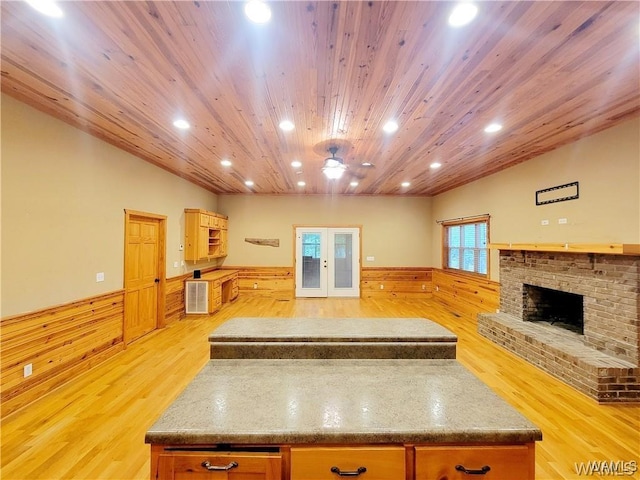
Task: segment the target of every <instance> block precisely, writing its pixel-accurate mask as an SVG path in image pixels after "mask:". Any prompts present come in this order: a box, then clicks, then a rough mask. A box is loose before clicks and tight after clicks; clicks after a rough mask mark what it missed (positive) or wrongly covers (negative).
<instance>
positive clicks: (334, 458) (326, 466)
mask: <svg viewBox="0 0 640 480" xmlns="http://www.w3.org/2000/svg"><path fill="white" fill-rule="evenodd" d="M340 477H350V478H357V477H361V478H363V479H365V480H405V479H406V473H405V449H404V447H363V448H353V447H336V448H324V447H309V448H297V447H292V448H291V479H290V480H336V479H338V478H340Z"/></svg>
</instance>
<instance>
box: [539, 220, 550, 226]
mask: <svg viewBox="0 0 640 480" xmlns="http://www.w3.org/2000/svg"><path fill="white" fill-rule="evenodd" d="M540 225H549V220H542V221H541V222H540Z"/></svg>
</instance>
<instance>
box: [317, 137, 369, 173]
mask: <svg viewBox="0 0 640 480" xmlns="http://www.w3.org/2000/svg"><path fill="white" fill-rule="evenodd" d="M323 143H325V145H324V146H325V151H328V152H329V153H330V154H331V156H330V157H326V158H325V159H324V163H323V164H322V168H321V170H322V173H324V175H325V176H326V177H327V178H328V179H329V180H338V179H339V178H342V176H343V174H345V173H346V174H347V175H349V176H351V177H355V178H357V179H359V180H362V179H363V178H364V176H363V175H361V174H360V173H359V172H358V171H357V170H358V169H359V168H360V167H364V168H371V167H373V164H372V163H362V164H359V165H357V167H356V169H355V170H354V169H352V168H350V167H349V166H348V165H347V164H345V162H344V160H343V159H342V158H341V157H337V156H336V154H337V153H338V151H339V150H347V149H348V148H350V144H349V143H348V142H344V141H343V142H342V143H343V145H342V146H340V145H338V142H331V143H329V144H328V146H326V142H323Z"/></svg>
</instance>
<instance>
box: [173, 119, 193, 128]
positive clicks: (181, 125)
mask: <svg viewBox="0 0 640 480" xmlns="http://www.w3.org/2000/svg"><path fill="white" fill-rule="evenodd" d="M173 126H174V127H176V128H179V129H180V130H186V129H187V128H189V127H190V126H191V125H189V122H187V121H186V120H184V119H182V118H179V119H178V120H176V121H175V122H173Z"/></svg>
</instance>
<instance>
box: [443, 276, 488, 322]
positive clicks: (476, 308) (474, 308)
mask: <svg viewBox="0 0 640 480" xmlns="http://www.w3.org/2000/svg"><path fill="white" fill-rule="evenodd" d="M433 298H434V300H436V301H438V302H440V303H442V304H443V305H444V306H445V307H447V308H448V309H449V310H450V311H451V312H452V313H454V314H455V315H458V316H464V317H466V318H471V319H474V320H475V319H476V315H477V314H478V313H479V312H495V311H496V310H497V309H498V307H499V306H500V284H499V283H498V282H494V281H493V280H488V279H486V278H483V277H480V276H476V275H467V274H464V273H457V272H450V271H448V270H441V269H438V268H434V269H433Z"/></svg>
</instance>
